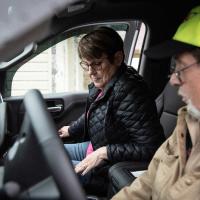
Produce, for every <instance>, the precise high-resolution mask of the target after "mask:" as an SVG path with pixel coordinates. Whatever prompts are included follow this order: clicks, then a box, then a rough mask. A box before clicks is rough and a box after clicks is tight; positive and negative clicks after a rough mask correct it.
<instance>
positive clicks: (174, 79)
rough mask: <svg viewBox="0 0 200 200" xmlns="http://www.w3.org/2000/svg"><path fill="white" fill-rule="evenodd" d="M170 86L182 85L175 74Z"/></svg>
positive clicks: (171, 78)
mask: <svg viewBox="0 0 200 200" xmlns="http://www.w3.org/2000/svg"><path fill="white" fill-rule="evenodd" d="M170 84H171V85H173V86H179V85H180V81H179V80H178V78H177V76H176V75H175V73H173V74H171V77H170Z"/></svg>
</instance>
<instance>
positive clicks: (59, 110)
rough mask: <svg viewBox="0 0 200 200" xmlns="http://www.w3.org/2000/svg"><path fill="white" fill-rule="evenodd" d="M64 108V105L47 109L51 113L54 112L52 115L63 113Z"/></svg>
mask: <svg viewBox="0 0 200 200" xmlns="http://www.w3.org/2000/svg"><path fill="white" fill-rule="evenodd" d="M62 108H63V106H62V105H58V106H50V107H47V109H48V111H49V112H52V113H57V112H61V111H62Z"/></svg>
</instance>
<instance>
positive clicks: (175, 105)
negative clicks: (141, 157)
mask: <svg viewBox="0 0 200 200" xmlns="http://www.w3.org/2000/svg"><path fill="white" fill-rule="evenodd" d="M183 105H184V103H183V102H182V100H181V97H180V96H178V94H177V88H176V87H173V86H171V85H170V83H169V82H168V83H167V84H166V86H165V88H164V90H163V92H162V93H161V94H160V95H159V97H158V98H157V99H156V106H157V111H158V115H159V117H160V123H161V125H162V126H163V129H164V134H165V137H166V138H168V137H169V136H170V135H171V134H172V132H173V129H174V128H175V125H176V120H177V111H178V109H179V108H180V107H182V106H183ZM148 164H149V163H148V162H133V161H132V162H130V161H129V162H119V163H117V164H115V165H113V166H112V167H111V168H110V169H109V179H110V186H109V194H108V196H109V197H111V196H113V195H114V194H115V193H117V192H118V191H119V190H120V189H121V188H123V187H124V186H127V185H130V184H131V183H132V182H133V180H134V179H135V178H136V177H135V176H133V174H132V173H131V172H133V171H142V170H146V169H147V167H148Z"/></svg>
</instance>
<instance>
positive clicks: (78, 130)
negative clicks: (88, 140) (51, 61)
mask: <svg viewBox="0 0 200 200" xmlns="http://www.w3.org/2000/svg"><path fill="white" fill-rule="evenodd" d="M84 123H85V113H84V114H82V115H81V116H80V117H79V118H78V119H77V120H76V121H75V122H73V123H72V124H71V125H70V127H69V130H68V131H69V134H70V136H71V137H81V136H82V135H83V134H84Z"/></svg>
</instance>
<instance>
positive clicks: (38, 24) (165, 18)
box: [0, 0, 198, 62]
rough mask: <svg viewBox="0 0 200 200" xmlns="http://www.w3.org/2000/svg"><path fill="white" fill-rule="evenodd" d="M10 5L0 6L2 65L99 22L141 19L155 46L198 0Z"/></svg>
mask: <svg viewBox="0 0 200 200" xmlns="http://www.w3.org/2000/svg"><path fill="white" fill-rule="evenodd" d="M9 3H10V4H9ZM9 3H8V2H7V3H5V2H1V3H0V4H1V5H0V8H1V10H2V11H3V12H0V13H1V15H0V17H1V23H0V27H1V32H0V61H1V62H3V61H7V60H9V59H10V58H12V57H14V56H15V55H16V54H17V53H18V52H19V51H21V50H22V49H24V47H25V46H26V45H28V44H30V43H32V42H35V43H36V44H37V43H40V42H42V41H44V40H46V39H48V38H51V37H53V36H55V35H56V34H58V33H60V32H63V31H65V30H67V29H70V28H72V27H75V26H80V25H83V24H86V23H93V22H98V21H109V20H122V19H124V20H128V19H141V20H142V21H144V22H146V23H147V24H148V25H149V26H150V28H151V32H152V33H153V34H152V37H151V41H150V43H151V44H154V43H157V42H159V41H162V40H164V39H166V38H169V37H171V35H172V34H173V33H174V31H175V29H176V27H177V25H178V24H179V23H180V22H181V21H182V20H183V19H184V16H185V15H186V13H187V12H188V10H190V9H191V8H192V7H193V6H195V5H197V3H198V1H191V0H183V1H181V4H180V2H175V1H174V2H173V3H172V2H171V1H153V0H115V1H114V0H51V1H40V0H34V1H32V0H16V1H10V2H9ZM80 8H82V9H80ZM30 16H31V17H30ZM24 18H26V20H23V19H24ZM6 25H7V26H6ZM169 26H170V28H169ZM157 27H159V28H157ZM154 35H155V37H154ZM13 47H15V48H13Z"/></svg>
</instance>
